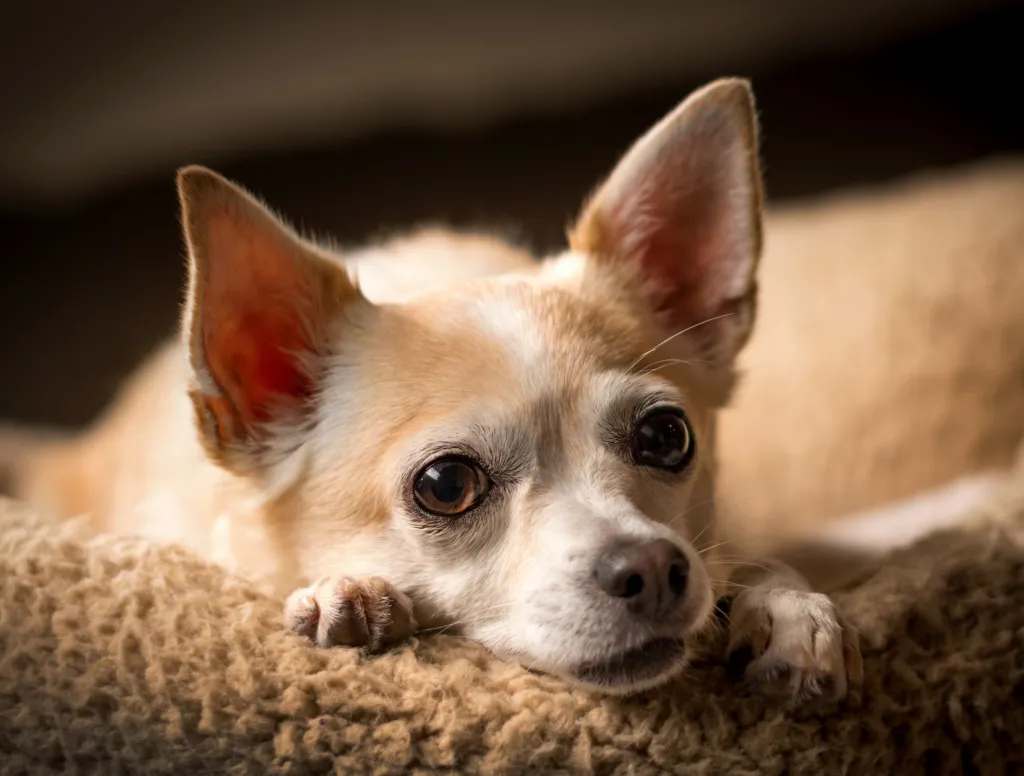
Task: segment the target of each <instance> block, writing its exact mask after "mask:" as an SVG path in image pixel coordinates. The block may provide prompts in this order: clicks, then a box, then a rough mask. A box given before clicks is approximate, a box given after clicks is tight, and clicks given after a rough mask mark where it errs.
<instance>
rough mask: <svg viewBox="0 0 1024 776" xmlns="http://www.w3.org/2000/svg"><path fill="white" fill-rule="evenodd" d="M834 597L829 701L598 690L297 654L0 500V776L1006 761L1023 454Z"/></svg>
mask: <svg viewBox="0 0 1024 776" xmlns="http://www.w3.org/2000/svg"><path fill="white" fill-rule="evenodd" d="M1022 304H1024V302H1022ZM1022 390H1024V386H1022ZM836 598H837V599H838V601H839V603H840V605H841V606H843V607H844V608H845V610H846V612H847V613H848V615H849V617H850V619H851V621H852V623H853V625H854V626H855V627H856V628H857V629H858V630H859V631H860V634H861V638H862V644H863V649H864V673H865V675H866V681H865V684H864V686H863V688H862V690H861V691H860V692H859V693H857V694H856V695H855V696H854V697H851V698H849V699H847V700H846V701H844V702H843V703H842V704H840V705H839V706H837V707H836V708H834V709H829V710H827V711H825V712H823V713H817V714H815V713H810V712H806V711H804V712H787V711H785V710H782V709H780V708H778V707H776V706H774V705H772V704H771V703H769V702H768V701H766V700H765V699H763V698H762V697H760V696H758V695H757V694H751V693H745V692H743V691H742V690H741V688H740V687H739V686H738V684H737V683H736V682H735V681H734V679H733V678H731V677H730V676H729V674H728V670H727V668H726V667H725V666H723V665H719V664H714V663H710V664H709V663H704V664H698V665H694V666H693V667H692V668H691V669H690V670H689V671H688V673H687V674H686V675H685V676H682V677H680V678H679V679H678V680H676V681H675V682H674V683H672V684H671V685H669V686H667V687H664V688H661V689H659V690H657V691H654V692H651V693H648V694H647V695H643V696H639V697H636V698H631V699H626V700H622V699H611V698H605V697H600V696H596V695H592V694H590V693H588V692H586V691H583V690H579V689H574V688H571V687H569V686H567V685H566V684H565V683H563V682H561V681H559V680H557V679H554V678H552V677H548V676H542V675H537V674H533V673H530V672H528V671H526V670H525V669H523V668H522V667H519V666H516V665H512V664H507V663H503V662H500V661H496V660H494V659H493V658H491V657H490V656H489V655H488V654H487V653H486V652H485V651H484V650H483V649H482V648H480V647H478V646H476V645H474V644H471V643H467V642H465V641H461V640H459V639H457V638H455V637H452V636H448V635H434V636H430V637H425V638H421V639H416V640H413V641H412V642H410V643H409V644H408V645H405V646H402V647H400V648H398V649H395V650H394V651H392V652H390V653H387V654H385V655H382V656H379V657H376V658H367V657H365V656H363V655H361V654H360V653H359V652H358V651H355V650H348V649H332V650H318V649H314V648H312V647H310V646H308V645H307V644H306V643H305V642H304V641H303V640H301V639H300V638H298V637H296V636H292V635H289V634H287V633H285V632H283V630H282V624H281V611H282V604H281V601H279V600H275V599H274V598H272V597H270V596H267V595H266V594H264V593H262V592H261V591H260V590H259V589H258V588H257V587H255V586H254V585H253V584H251V583H249V582H247V581H245V580H243V579H241V578H238V577H234V576H232V575H230V574H229V573H227V572H225V571H224V570H222V569H220V568H219V567H217V566H214V565H212V564H210V563H207V562H205V561H203V560H202V559H200V558H198V557H196V556H194V555H192V554H190V553H189V552H187V551H185V550H183V549H178V548H175V547H168V546H158V545H156V544H151V543H146V542H144V541H142V540H138V539H127V538H117V537H109V536H108V537H98V538H83V537H82V536H79V535H76V534H75V532H74V530H73V527H72V526H63V527H53V526H46V525H42V524H40V523H39V522H38V521H37V520H36V519H35V517H34V516H33V515H32V514H30V513H29V512H28V511H27V509H26V508H24V507H22V506H20V505H18V504H16V503H15V502H10V501H0V774H50V773H76V774H126V773H138V774H205V773H228V774H239V775H241V774H265V773H267V774H278V773H279V774H307V773H309V774H361V773H374V774H404V773H436V772H442V773H488V774H536V773H560V774H574V773H580V774H583V773H595V774H635V775H637V776H641V775H643V774H649V773H650V774H653V773H679V774H704V775H706V776H715V775H717V774H729V775H733V774H735V775H742V774H784V773H799V774H831V773H837V774H869V775H871V776H874V775H876V774H879V775H880V774H911V773H928V774H932V773H958V774H959V773H963V774H984V775H986V776H987V775H989V774H1011V773H1024V462H1022V464H1021V465H1019V475H1018V476H1017V478H1016V480H1015V481H1014V482H1013V483H1012V484H1011V485H1010V486H1009V487H1008V488H1007V490H1006V492H1004V493H1002V494H1000V496H999V498H998V499H997V500H996V501H994V502H993V503H991V504H990V505H989V506H988V508H986V509H982V510H980V511H979V512H978V513H977V514H976V515H975V516H974V518H973V519H972V521H971V523H970V526H969V528H961V529H958V530H956V531H948V532H945V533H943V534H941V535H936V536H934V537H931V538H929V539H927V540H926V541H924V542H923V543H921V544H919V545H917V546H915V547H912V548H910V549H908V550H904V551H902V552H901V553H899V554H898V555H897V556H896V557H892V558H889V559H887V560H886V561H885V562H884V563H881V564H879V565H878V566H877V567H875V568H873V569H869V570H868V571H866V572H865V573H863V574H861V575H860V576H859V577H858V578H857V579H856V580H855V581H854V582H853V583H851V584H849V585H848V586H847V587H846V588H845V589H843V590H841V591H840V592H839V593H838V594H837V595H836Z"/></svg>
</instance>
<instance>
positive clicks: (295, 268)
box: [201, 210, 317, 427]
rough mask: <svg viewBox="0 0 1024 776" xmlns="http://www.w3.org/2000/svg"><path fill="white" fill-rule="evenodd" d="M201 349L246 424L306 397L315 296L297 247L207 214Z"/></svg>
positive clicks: (261, 229) (228, 217)
mask: <svg viewBox="0 0 1024 776" xmlns="http://www.w3.org/2000/svg"><path fill="white" fill-rule="evenodd" d="M208 223H209V232H208V237H209V242H208V247H209V251H210V255H211V257H216V258H215V260H211V261H209V262H208V274H207V282H206V287H205V289H204V293H203V296H202V306H203V310H202V316H201V320H202V326H203V346H204V351H205V357H206V363H207V366H208V368H209V370H210V373H211V376H212V377H213V379H214V380H215V381H216V382H217V384H218V385H219V386H220V387H221V389H222V390H223V391H224V393H225V394H226V396H227V398H228V400H229V401H230V402H231V404H232V406H233V409H234V412H235V414H236V415H237V419H238V420H239V421H241V423H242V425H243V426H245V427H251V426H253V425H258V424H261V423H265V422H267V421H268V420H271V419H273V417H274V414H275V411H278V410H281V409H287V408H288V407H289V405H291V406H295V405H298V404H300V403H302V402H304V401H305V400H306V399H308V397H309V395H310V393H311V391H312V387H313V386H312V381H311V379H310V377H309V375H308V374H307V373H306V371H305V369H304V365H303V363H302V358H303V355H304V354H308V353H310V352H311V351H312V349H313V347H314V344H313V343H312V342H311V341H310V335H311V332H312V330H313V329H312V328H311V325H310V324H311V323H312V321H313V320H314V319H315V316H316V312H317V311H316V307H317V296H316V292H315V289H314V286H313V280H312V276H311V272H310V270H309V268H308V267H307V266H305V264H304V262H303V261H302V258H301V257H300V256H297V255H296V248H295V247H294V246H292V245H290V244H288V242H286V241H285V239H284V238H283V237H281V236H278V235H276V234H274V233H272V232H269V230H267V229H266V227H265V225H264V224H255V223H251V222H246V221H241V220H240V218H239V217H238V216H236V215H235V214H233V213H231V212H229V211H227V210H225V211H223V212H222V213H219V214H217V215H216V216H214V217H212V218H211V219H210V221H209V222H208Z"/></svg>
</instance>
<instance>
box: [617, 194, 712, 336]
mask: <svg viewBox="0 0 1024 776" xmlns="http://www.w3.org/2000/svg"><path fill="white" fill-rule="evenodd" d="M645 193H646V196H645V197H644V199H643V201H641V202H635V201H633V202H625V203H622V204H621V205H620V206H619V207H618V208H615V209H614V210H609V212H608V218H607V222H606V226H605V228H606V229H609V231H610V233H609V234H608V235H607V237H609V238H610V239H611V241H612V242H613V243H615V244H618V245H624V246H629V247H628V250H627V253H628V254H629V256H630V257H631V258H632V260H633V261H635V262H637V264H638V266H639V269H640V274H641V277H643V278H644V279H645V284H646V286H647V290H648V292H649V294H650V300H651V303H652V306H653V307H654V309H655V310H656V311H657V312H658V313H659V314H660V315H662V316H664V317H665V318H666V319H667V320H668V322H670V323H671V324H673V325H675V326H688V325H694V324H697V323H699V322H701V321H704V320H707V319H709V318H712V317H714V316H715V315H718V314H719V313H720V312H721V310H720V307H721V304H720V303H721V302H722V300H723V297H724V296H725V295H726V293H727V286H728V282H729V275H728V272H729V269H731V268H730V267H729V265H728V262H727V261H726V260H723V259H727V257H728V254H729V251H730V250H731V246H730V245H729V244H728V238H727V235H726V234H725V232H724V230H726V229H727V228H728V223H727V220H726V214H725V213H723V212H722V210H721V207H720V199H721V197H720V196H719V195H718V192H716V191H714V190H713V188H711V187H708V188H707V189H705V190H703V191H701V192H699V193H698V192H697V191H690V192H688V196H686V197H682V196H680V195H681V192H679V191H678V190H676V189H674V188H673V186H671V185H664V184H663V185H662V186H660V187H652V188H651V189H649V190H648V191H647V192H645Z"/></svg>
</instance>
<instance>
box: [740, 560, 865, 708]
mask: <svg viewBox="0 0 1024 776" xmlns="http://www.w3.org/2000/svg"><path fill="white" fill-rule="evenodd" d="M732 579H733V581H734V582H735V583H736V584H737V586H742V587H743V590H742V592H740V593H739V594H738V595H736V596H735V597H734V598H733V599H732V600H731V603H730V607H729V618H730V627H729V644H728V656H729V663H730V665H731V666H732V667H733V668H735V669H737V670H741V671H742V673H743V677H744V679H745V680H746V681H747V682H749V683H750V684H752V685H756V686H758V687H760V688H761V689H763V690H764V691H766V692H768V693H770V694H773V695H780V696H783V697H786V698H788V699H790V700H791V701H793V702H795V703H800V702H805V701H809V700H812V699H816V698H820V699H822V700H826V701H828V700H838V699H840V698H842V697H844V696H845V695H846V693H847V691H848V689H849V687H850V685H851V684H856V683H858V682H859V681H860V680H861V678H862V676H863V665H862V662H861V655H860V646H859V643H858V639H857V634H856V632H855V631H854V630H853V629H852V628H851V627H850V626H849V625H848V624H847V623H846V621H845V620H844V619H843V616H842V614H841V613H840V612H839V610H838V609H837V607H836V605H835V604H834V603H833V601H832V599H830V598H829V597H828V596H827V595H824V594H822V593H815V592H813V591H812V590H811V588H810V586H809V585H808V584H807V582H806V580H804V578H803V577H801V576H800V575H799V574H798V573H797V572H795V571H794V570H793V569H791V568H789V567H788V566H785V565H783V564H781V563H772V562H769V563H764V564H759V565H757V566H742V567H740V569H739V570H738V571H737V573H735V574H734V575H733V577H732Z"/></svg>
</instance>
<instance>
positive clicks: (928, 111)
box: [0, 2, 1024, 424]
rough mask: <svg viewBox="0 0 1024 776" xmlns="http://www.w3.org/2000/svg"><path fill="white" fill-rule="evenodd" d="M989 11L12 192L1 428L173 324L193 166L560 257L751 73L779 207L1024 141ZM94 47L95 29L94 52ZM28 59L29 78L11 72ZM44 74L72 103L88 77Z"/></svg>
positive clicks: (45, 417) (319, 214)
mask: <svg viewBox="0 0 1024 776" xmlns="http://www.w3.org/2000/svg"><path fill="white" fill-rule="evenodd" d="M821 5H823V4H821ZM977 6H978V10H977V11H971V10H968V11H965V12H962V13H958V14H955V15H954V17H955V18H951V19H948V20H946V21H944V22H942V23H929V24H922V25H920V26H919V27H918V26H915V25H913V24H910V25H907V26H906V27H905V28H904V29H902V30H901V31H900V33H899V34H898V35H891V36H888V37H886V36H882V37H883V39H881V40H875V41H870V42H869V43H861V44H858V45H856V46H852V47H851V46H845V47H837V50H836V51H830V50H829V46H828V45H824V46H822V45H819V46H817V47H816V50H815V51H814V52H811V53H801V54H799V55H798V56H792V57H775V58H772V57H767V58H761V59H758V60H757V61H756V62H755V63H752V64H747V65H742V66H740V65H737V66H736V67H723V66H722V64H721V63H715V64H714V66H713V67H712V66H710V65H709V66H708V67H706V68H704V67H702V66H701V64H700V62H699V61H698V62H697V64H696V65H695V66H691V67H690V68H689V69H688V70H687V71H686V72H685V73H683V72H681V73H679V74H677V75H671V74H670V75H668V76H665V75H660V76H658V77H650V78H647V79H646V80H643V81H633V82H631V83H630V84H628V85H624V86H622V87H621V88H608V89H605V90H603V91H602V92H601V93H600V95H599V96H597V97H593V98H591V99H581V100H579V101H569V102H568V104H562V105H551V104H548V105H544V106H541V107H537V106H534V107H532V108H528V109H516V110H509V111H507V112H505V113H502V114H500V115H498V116H497V117H492V118H490V119H489V120H486V121H479V122H466V123H464V124H453V125H451V126H442V125H439V124H436V123H435V124H433V125H429V124H427V123H420V124H418V125H417V123H416V122H413V121H398V120H396V121H393V122H390V123H388V122H378V124H376V125H374V126H369V127H365V128H362V129H360V130H359V131H353V132H350V133H348V134H345V135H344V137H343V138H342V139H325V137H324V136H323V135H320V136H316V135H315V133H308V134H307V135H301V133H300V135H297V136H296V137H294V138H290V139H288V138H285V137H284V135H282V136H281V139H279V140H278V139H274V138H270V139H267V140H265V141H264V142H260V143H250V144H248V145H242V146H240V150H236V151H235V152H228V151H226V150H224V149H222V148H220V147H218V148H214V147H213V146H210V148H209V149H207V150H206V151H205V152H202V153H196V147H195V146H193V147H192V148H181V149H180V150H175V148H174V147H173V146H170V147H169V148H170V150H169V151H168V152H167V153H166V154H165V155H164V157H161V158H159V159H156V160H155V161H152V162H151V163H149V164H139V165H136V166H135V167H133V168H130V169H125V170H121V171H120V172H119V174H118V175H110V176H108V177H107V178H106V179H102V180H101V179H99V178H97V180H96V181H95V182H93V183H90V182H89V181H88V180H84V182H82V181H79V183H78V184H77V185H76V187H75V188H74V189H73V190H71V189H68V190H67V191H63V190H59V188H54V190H53V192H51V193H50V195H48V196H28V195H26V196H19V195H18V192H17V191H13V190H7V191H5V193H4V196H3V200H2V201H3V204H2V210H0V245H2V246H3V250H4V253H5V256H6V258H5V261H4V272H5V277H4V280H3V283H2V285H0V350H2V352H3V354H4V360H3V364H4V370H3V379H2V380H0V418H15V419H20V420H31V421H45V422H53V423H73V424H77V423H82V422H84V421H86V420H88V419H89V418H90V417H92V416H93V415H94V413H96V412H97V411H98V410H99V409H100V408H101V407H102V406H103V405H104V403H105V402H106V401H107V400H108V399H109V397H110V394H111V392H112V391H113V390H114V389H115V388H116V386H117V384H118V383H119V381H120V380H122V379H123V377H124V376H125V375H126V374H127V373H128V372H129V371H130V370H131V368H132V367H133V366H134V365H135V364H136V363H137V361H138V360H139V359H140V358H142V357H143V356H144V355H145V353H146V352H147V351H148V350H149V349H150V348H151V347H152V346H153V345H154V344H155V343H156V342H157V341H158V340H159V339H160V338H161V337H163V336H166V335H167V334H169V333H170V332H171V331H172V330H173V328H174V325H175V323H176V320H177V315H178V310H179V304H180V289H181V286H182V280H183V261H182V247H181V243H180V238H179V234H178V223H177V212H176V203H175V199H174V192H173V173H174V169H175V167H176V166H178V165H179V164H184V163H188V162H195V161H198V162H203V163H207V164H211V165H216V166H217V167H218V169H220V170H221V171H222V172H223V173H225V174H227V175H228V176H230V177H233V178H235V179H237V180H239V181H240V182H242V183H243V184H244V185H246V186H247V187H248V188H251V189H252V190H254V191H256V192H257V193H259V194H260V195H262V196H264V197H265V198H266V199H267V200H268V201H269V202H270V203H271V204H272V205H273V206H274V207H276V208H277V209H279V210H280V211H281V212H283V213H284V214H285V215H287V216H288V217H290V218H292V219H294V220H295V221H297V222H298V224H299V225H300V226H301V227H302V228H303V229H308V230H311V231H312V232H314V233H320V234H330V235H333V236H334V237H336V238H338V239H339V240H341V241H342V243H343V244H344V243H353V242H358V241H362V240H364V239H366V238H369V237H373V236H376V235H379V234H381V233H386V232H387V231H389V230H393V229H396V228H402V227H406V226H408V225H410V224H414V223H417V222H424V221H438V220H441V221H447V222H451V223H454V224H458V225H468V224H477V225H483V226H491V227H499V228H501V229H503V230H507V231H508V230H511V231H512V232H513V233H515V234H516V235H518V236H519V238H520V239H521V240H523V241H525V242H526V243H527V244H529V245H531V246H534V247H536V248H537V249H538V250H543V249H548V248H552V247H556V246H557V245H558V244H559V242H560V240H561V239H562V233H563V229H564V227H565V225H566V223H567V222H568V221H569V220H570V219H571V217H572V216H573V214H574V213H575V210H576V208H577V206H578V204H579V202H580V200H581V198H582V197H583V196H584V195H585V194H586V192H587V191H588V189H589V188H590V187H591V186H592V185H593V184H594V183H595V182H597V180H598V179H599V178H600V177H601V176H602V175H604V174H605V173H606V172H607V171H608V170H609V169H610V167H611V165H612V164H613V162H614V161H615V159H616V157H617V156H618V155H619V154H620V153H621V152H622V151H623V150H624V149H625V148H626V147H627V146H628V144H629V143H630V142H631V141H632V140H633V139H634V138H635V137H636V136H637V135H638V134H639V133H641V132H642V131H643V130H644V129H646V127H647V126H649V125H650V124H651V123H653V122H654V121H655V120H656V119H658V118H659V117H660V116H661V115H662V114H664V113H665V112H666V111H667V110H669V109H670V108H671V107H673V106H674V105H675V104H676V103H677V102H678V101H679V100H680V99H681V98H682V97H684V96H685V95H686V94H687V92H689V91H690V90H691V89H692V88H694V87H695V86H698V85H700V84H701V83H703V82H704V81H706V80H709V79H711V78H713V77H716V76H718V75H723V74H738V75H746V76H749V77H751V78H752V79H753V81H754V86H755V90H756V93H757V96H758V100H759V106H760V110H761V116H762V122H763V126H764V147H763V150H764V159H765V165H766V173H767V183H768V190H769V195H770V198H771V201H772V202H773V203H776V204H779V203H783V202H785V201H786V200H791V199H793V198H802V197H807V196H811V195H816V194H819V193H821V192H825V191H828V190H831V189H834V188H837V187H847V186H851V185H861V184H869V183H876V182H882V181H886V180H890V179H893V178H896V177H900V176H903V175H906V174H910V173H913V172H915V171H918V170H922V169H926V168H934V167H939V166H947V165H954V164H959V163H964V162H968V161H971V160H975V159H979V158H983V157H986V156H990V155H993V154H998V153H1007V152H1019V151H1021V150H1022V149H1024V118H1022V116H1024V113H1022V111H1021V108H1020V105H1019V104H1018V103H1019V101H1020V95H1021V86H1020V84H1021V77H1022V75H1024V72H1022V71H1024V67H1022V66H1021V64H1020V63H1021V53H1020V51H1021V50H1020V38H1021V33H1022V32H1024V4H1021V3H1019V2H1011V3H978V4H977ZM243 23H244V15H243V16H240V17H239V24H243ZM10 30H11V28H10V27H9V28H8V32H10ZM88 42H89V39H88V36H87V35H84V34H83V36H82V40H81V41H80V43H81V45H82V46H86V45H87V44H88ZM526 43H528V41H527V42H526ZM17 45H20V46H23V47H25V51H18V52H14V54H11V52H10V51H9V52H8V53H7V55H6V56H8V62H7V66H8V69H9V72H8V76H7V77H6V78H5V79H3V80H0V85H2V88H4V89H6V90H8V91H10V92H11V94H13V93H14V90H15V89H20V90H21V92H26V91H27V88H26V80H25V79H26V78H27V77H29V76H31V75H32V73H33V72H34V70H33V69H32V68H35V67H38V68H40V71H39V72H41V73H42V72H43V70H42V68H44V65H45V63H46V62H47V61H48V60H47V56H48V54H47V51H45V50H32V47H33V46H36V47H37V48H38V42H37V41H35V40H33V37H32V35H31V34H30V33H29V32H28V31H25V32H23V33H19V34H18V39H17ZM524 45H525V43H524ZM15 54H17V55H19V56H21V58H20V59H16V58H15V59H11V57H12V56H14V55H15ZM739 61H741V62H743V61H745V60H743V58H740V59H739ZM12 62H16V63H17V67H18V68H21V70H19V71H17V72H13V75H12V72H11V71H10V68H11V67H13V66H14V65H12V64H11V63H12ZM49 67H50V68H51V70H52V69H53V67H54V66H53V64H52V61H51V63H50V65H49ZM26 68H27V69H26ZM49 75H52V73H51V74H49ZM58 75H60V74H59V73H58ZM44 82H45V83H48V84H50V86H49V87H48V88H51V89H56V88H58V87H56V86H53V84H57V83H59V84H63V87H62V88H63V89H65V90H68V92H69V94H70V95H71V96H74V84H75V73H73V72H65V73H64V74H63V75H62V77H61V78H60V79H56V80H55V78H49V80H46V79H44ZM20 96H23V95H21V94H20V93H19V97H20ZM0 97H4V98H5V99H4V103H5V104H7V105H8V109H9V110H12V111H17V110H24V111H28V110H29V109H31V107H32V104H33V102H32V101H30V100H25V99H20V100H14V101H13V105H14V108H11V105H12V101H11V100H8V99H6V98H7V97H8V95H7V94H3V95H0ZM25 106H28V107H25ZM12 116H14V114H13V113H12V114H8V118H11V117H12ZM14 118H18V116H14ZM57 129H58V130H59V129H60V127H57ZM72 129H73V127H71V126H70V125H69V126H68V131H71V130H72ZM84 148H85V147H84V146H83V149H84ZM198 148H199V149H202V146H199V147H198ZM8 151H10V152H11V153H13V151H11V148H10V147H9V148H8ZM82 153H87V150H83V151H82ZM10 158H15V157H10ZM18 158H21V157H18ZM8 167H9V165H8ZM0 168H2V165H0ZM0 172H3V170H2V169H0ZM54 180H57V179H56V178H55V179H54ZM54 192H56V193H54Z"/></svg>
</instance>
